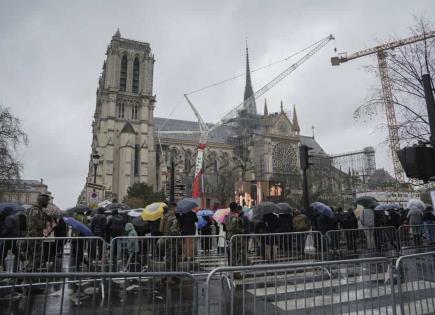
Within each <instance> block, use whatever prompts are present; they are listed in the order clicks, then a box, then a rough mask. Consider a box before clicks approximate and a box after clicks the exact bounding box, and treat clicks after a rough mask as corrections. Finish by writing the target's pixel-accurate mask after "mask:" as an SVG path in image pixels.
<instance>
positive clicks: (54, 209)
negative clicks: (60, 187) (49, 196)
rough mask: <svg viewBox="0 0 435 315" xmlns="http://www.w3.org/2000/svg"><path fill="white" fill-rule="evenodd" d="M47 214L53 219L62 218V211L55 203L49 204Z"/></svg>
mask: <svg viewBox="0 0 435 315" xmlns="http://www.w3.org/2000/svg"><path fill="white" fill-rule="evenodd" d="M46 212H47V214H48V215H50V216H52V217H60V216H62V211H61V210H60V209H59V207H58V206H56V205H55V204H54V203H50V204H48V206H47V210H46Z"/></svg>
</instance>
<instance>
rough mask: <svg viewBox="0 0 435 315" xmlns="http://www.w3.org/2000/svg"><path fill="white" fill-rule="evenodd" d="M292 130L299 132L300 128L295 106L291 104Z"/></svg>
mask: <svg viewBox="0 0 435 315" xmlns="http://www.w3.org/2000/svg"><path fill="white" fill-rule="evenodd" d="M292 125H293V130H294V131H295V132H296V133H299V132H300V131H301V128H300V127H299V122H298V115H297V114H296V106H295V105H293V123H292Z"/></svg>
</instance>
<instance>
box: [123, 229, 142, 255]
mask: <svg viewBox="0 0 435 315" xmlns="http://www.w3.org/2000/svg"><path fill="white" fill-rule="evenodd" d="M125 233H126V234H127V236H128V237H129V239H128V254H129V255H132V254H135V253H138V252H139V242H138V239H137V233H136V230H135V229H134V226H133V224H131V223H127V224H126V225H125ZM130 237H131V238H130Z"/></svg>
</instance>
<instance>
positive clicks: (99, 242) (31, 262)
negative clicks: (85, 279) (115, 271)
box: [0, 237, 107, 272]
mask: <svg viewBox="0 0 435 315" xmlns="http://www.w3.org/2000/svg"><path fill="white" fill-rule="evenodd" d="M106 257H107V255H106V243H105V242H104V240H103V239H102V238H101V237H23V238H1V239H0V266H1V270H4V271H6V272H62V271H65V272H66V271H68V272H80V271H81V272H83V271H92V272H96V271H103V270H104V267H105V265H104V263H105V259H106Z"/></svg>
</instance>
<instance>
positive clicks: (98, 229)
mask: <svg viewBox="0 0 435 315" xmlns="http://www.w3.org/2000/svg"><path fill="white" fill-rule="evenodd" d="M106 229H107V218H106V216H105V215H104V214H97V215H95V217H94V219H93V220H92V223H91V231H92V232H93V233H94V235H95V236H99V237H103V238H104V236H105V235H106Z"/></svg>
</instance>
